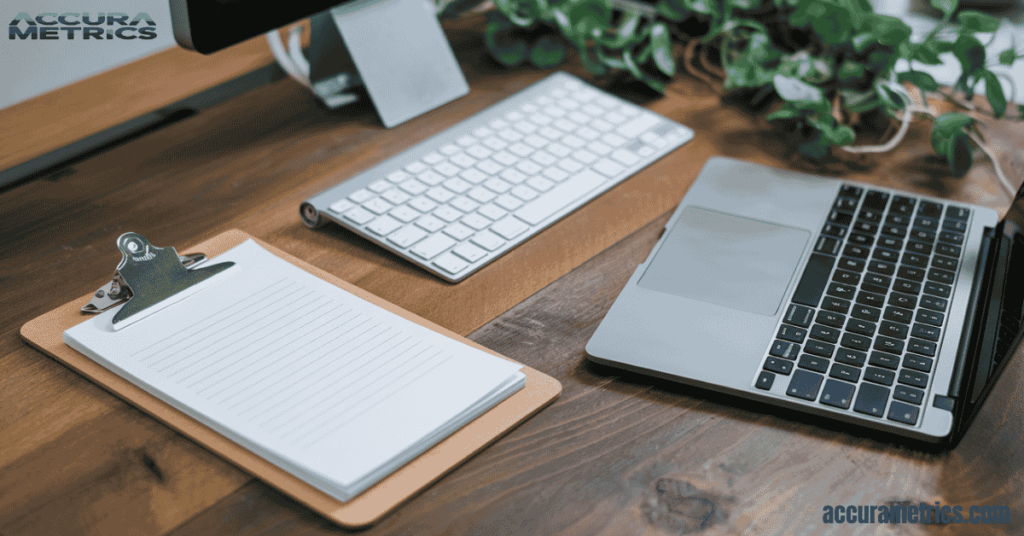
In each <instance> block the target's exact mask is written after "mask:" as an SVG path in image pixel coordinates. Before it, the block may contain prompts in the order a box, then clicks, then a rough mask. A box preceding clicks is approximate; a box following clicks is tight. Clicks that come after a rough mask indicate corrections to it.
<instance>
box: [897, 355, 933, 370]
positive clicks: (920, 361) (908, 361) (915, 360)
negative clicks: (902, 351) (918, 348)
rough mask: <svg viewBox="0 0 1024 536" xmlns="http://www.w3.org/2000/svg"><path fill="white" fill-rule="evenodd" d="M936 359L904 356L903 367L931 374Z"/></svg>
mask: <svg viewBox="0 0 1024 536" xmlns="http://www.w3.org/2000/svg"><path fill="white" fill-rule="evenodd" d="M932 362H934V359H932V358H930V357H923V356H919V355H914V354H907V355H905V356H903V366H904V367H907V368H908V369H913V370H917V371H920V372H931V371H932Z"/></svg>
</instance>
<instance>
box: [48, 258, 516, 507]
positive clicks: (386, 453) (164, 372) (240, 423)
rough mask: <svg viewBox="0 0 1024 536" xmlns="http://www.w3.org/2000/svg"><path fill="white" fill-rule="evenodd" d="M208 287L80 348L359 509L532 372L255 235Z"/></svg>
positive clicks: (85, 326)
mask: <svg viewBox="0 0 1024 536" xmlns="http://www.w3.org/2000/svg"><path fill="white" fill-rule="evenodd" d="M220 261H234V262H235V263H236V266H235V267H234V268H232V269H230V270H227V271H225V272H223V273H221V274H218V275H217V276H215V277H214V278H212V279H211V280H210V284H209V285H205V286H204V288H203V289H202V290H201V291H198V292H195V293H193V294H192V295H190V296H188V297H187V298H185V299H182V300H180V301H178V302H176V303H173V304H170V305H167V306H166V307H164V308H163V309H160V310H158V311H157V312H155V313H153V314H152V315H150V316H147V317H146V318H144V319H142V320H139V321H138V322H136V323H134V324H132V325H130V326H128V327H125V328H123V329H119V330H118V331H116V332H115V331H113V329H112V328H111V322H110V320H111V318H112V316H113V314H114V313H115V312H116V311H117V309H113V310H111V311H107V312H105V313H103V314H101V315H99V316H97V317H95V318H93V319H91V320H89V321H86V322H83V323H81V324H79V325H77V326H75V327H73V328H71V329H69V330H67V331H66V332H65V333H64V340H65V342H66V343H67V344H68V345H69V346H71V347H72V348H74V349H76V350H78V351H80V352H82V353H83V354H85V355H86V356H88V357H90V358H92V359H93V360H95V361H97V362H99V363H100V364H101V365H103V366H105V367H106V368H108V369H110V370H112V371H114V372H115V373H117V374H119V375H121V376H122V377H124V378H126V379H128V380H129V381H131V382H133V383H135V384H136V385H138V386H139V387H141V388H143V389H145V390H146V391H147V392H149V393H151V394H153V395H154V396H157V397H158V398H160V399H162V400H164V401H165V402H167V403H169V404H171V405H172V406H174V407H176V408H177V409H179V410H180V411H182V412H184V413H186V414H188V415H190V416H192V417H193V418H195V419H197V420H199V421H200V422H202V423H204V424H206V425H207V426H209V427H211V428H212V429H214V430H216V431H217V432H219V433H221V434H223V435H224V436H226V437H228V438H230V439H232V440H233V441H235V442H236V443H238V444H240V445H242V446H243V447H245V448H247V449H249V450H251V451H253V452H254V453H256V454H258V455H260V456H261V457H263V458H265V459H267V460H268V461H270V462H272V463H274V464H276V465H278V466H280V467H281V468H283V469H285V470H287V471H289V472H291V473H293V474H295V475H296V476H298V477H299V478H301V479H303V480H305V481H307V482H308V483H310V484H311V485H313V486H314V487H316V488H318V489H320V490H321V491H323V492H325V493H327V494H328V495H331V496H332V497H335V498H336V499H338V500H342V501H346V500H349V499H351V498H352V497H354V496H355V495H357V494H358V493H360V492H361V491H363V490H365V489H366V488H368V487H369V486H371V485H373V484H374V483H376V482H377V481H379V480H380V479H382V478H383V477H385V476H387V475H388V474H390V473H391V472H393V471H394V470H395V469H397V468H398V467H401V466H402V465H403V464H405V463H407V462H408V461H409V460H411V459H413V458H414V457H416V456H417V455H419V454H420V453H422V452H423V451H425V450H427V449H428V448H430V447H431V446H433V445H434V444H436V443H437V442H439V441H440V440H442V439H444V438H445V437H447V436H448V435H450V434H451V433H453V432H454V431H456V430H458V429H459V428H461V427H462V426H464V425H465V424H467V423H468V422H470V421H472V420H473V419H474V418H476V417H477V416H479V415H481V414H482V413H484V412H485V411H487V410H488V409H490V408H491V407H493V406H495V405H496V404H498V403H499V402H501V401H502V400H504V399H505V398H507V397H509V396H511V395H512V394H513V393H515V392H516V391H518V390H519V389H521V388H522V387H523V386H524V385H525V376H524V375H523V373H522V372H520V371H519V368H520V365H518V364H516V363H513V362H510V361H506V360H504V359H500V358H498V357H495V356H493V355H491V354H488V353H486V352H483V351H480V350H478V349H476V348H472V347H470V346H467V345H465V344H463V343H461V342H458V341H455V340H452V339H450V338H448V337H445V336H443V335H441V334H439V333H437V332H434V331H432V330H430V329H427V328H425V327H423V326H421V325H419V324H417V323H415V322H412V321H410V320H407V319H405V318H402V317H400V316H398V315H395V314H393V313H391V312H389V311H386V310H384V309H381V308H379V307H377V306H376V305H373V304H371V303H369V302H367V301H365V300H363V299H361V298H358V297H356V296H354V295H352V294H350V293H348V292H346V291H344V290H342V289H340V288H338V287H336V286H334V285H331V284H329V283H327V282H325V281H323V280H321V279H319V278H317V277H315V276H313V275H312V274H309V273H308V272H306V271H304V270H302V269H300V268H297V267H296V266H294V265H292V264H290V263H288V262H286V261H284V260H282V259H280V258H278V257H277V256H275V255H273V254H271V253H269V252H268V251H266V250H265V249H263V248H261V247H260V246H259V245H258V244H256V243H255V242H252V241H251V240H250V241H246V242H244V243H242V244H241V245H239V246H237V247H235V248H233V249H231V250H229V251H228V252H226V253H224V254H223V255H220V256H218V257H217V258H216V259H214V260H213V261H210V262H220Z"/></svg>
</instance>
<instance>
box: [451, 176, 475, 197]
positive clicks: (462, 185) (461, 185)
mask: <svg viewBox="0 0 1024 536" xmlns="http://www.w3.org/2000/svg"><path fill="white" fill-rule="evenodd" d="M444 187H445V188H448V189H449V190H451V191H453V192H455V193H457V194H461V193H462V192H465V191H466V190H468V189H470V188H472V187H473V185H472V184H470V183H468V182H466V181H464V180H462V179H460V178H457V177H456V178H454V179H448V180H446V181H444Z"/></svg>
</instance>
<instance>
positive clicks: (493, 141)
mask: <svg viewBox="0 0 1024 536" xmlns="http://www.w3.org/2000/svg"><path fill="white" fill-rule="evenodd" d="M483 144H484V145H486V146H488V147H490V148H491V149H494V150H495V151H500V150H502V149H504V148H505V147H508V144H507V143H505V142H503V141H501V140H499V139H498V138H495V137H494V136H491V137H490V138H487V139H486V140H484V141H483Z"/></svg>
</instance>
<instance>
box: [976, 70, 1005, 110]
mask: <svg viewBox="0 0 1024 536" xmlns="http://www.w3.org/2000/svg"><path fill="white" fill-rule="evenodd" d="M981 76H982V78H983V79H984V80H985V96H986V97H988V103H989V104H990V105H991V106H992V113H993V114H995V116H996V119H999V118H1000V117H1002V116H1003V114H1005V113H1006V95H1005V94H1004V93H1003V84H1002V83H1001V82H999V77H998V76H996V73H993V72H992V71H985V72H984V73H982V75H981Z"/></svg>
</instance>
